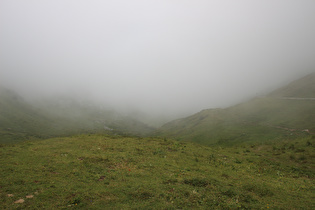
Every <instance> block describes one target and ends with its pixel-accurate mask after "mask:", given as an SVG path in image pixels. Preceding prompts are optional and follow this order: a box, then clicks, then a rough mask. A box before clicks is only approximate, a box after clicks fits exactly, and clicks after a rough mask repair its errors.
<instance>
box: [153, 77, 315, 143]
mask: <svg viewBox="0 0 315 210" xmlns="http://www.w3.org/2000/svg"><path fill="white" fill-rule="evenodd" d="M314 84H315V77H314V75H309V76H308V77H304V78H302V79H301V80H298V81H295V82H292V83H291V84H289V85H288V86H286V87H285V88H281V89H279V90H277V91H274V92H273V93H271V94H270V95H268V96H266V97H262V98H256V99H253V100H251V101H248V102H244V103H241V104H238V105H236V106H233V107H229V108H226V109H209V110H203V111H201V112H199V113H197V114H195V115H192V116H190V117H187V118H184V119H179V120H176V121H173V122H170V123H167V124H165V125H164V126H162V127H161V128H160V129H159V131H158V132H157V135H161V136H169V137H173V138H176V139H179V140H189V141H195V142H199V143H205V144H214V143H225V144H233V143H240V142H244V141H258V142H259V141H266V140H268V139H281V138H297V137H301V136H307V135H312V134H313V135H314V134H315V100H313V98H312V97H314V98H315V95H314V90H313V86H314ZM289 90H291V91H289ZM289 92H290V93H291V94H289ZM302 93H303V94H302ZM297 94H301V95H297ZM311 96H312V97H311ZM288 97H290V98H288ZM305 97H311V98H305Z"/></svg>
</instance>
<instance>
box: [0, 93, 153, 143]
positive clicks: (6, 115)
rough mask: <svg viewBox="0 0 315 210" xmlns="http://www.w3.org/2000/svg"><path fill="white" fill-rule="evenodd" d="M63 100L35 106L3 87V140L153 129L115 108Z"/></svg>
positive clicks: (0, 137)
mask: <svg viewBox="0 0 315 210" xmlns="http://www.w3.org/2000/svg"><path fill="white" fill-rule="evenodd" d="M59 102H60V101H57V100H56V101H49V102H43V103H40V104H39V106H34V105H30V104H29V103H27V102H26V101H24V99H23V98H22V97H20V96H19V95H17V94H16V93H14V92H13V91H10V90H7V89H5V88H0V143H4V142H7V143H8V142H11V143H14V142H18V141H24V140H27V139H28V138H30V137H37V138H48V137H53V136H67V135H73V134H79V133H108V132H114V133H119V134H133V135H146V134H148V133H150V132H152V130H153V129H152V128H150V127H149V126H147V125H145V124H144V123H141V122H139V121H137V120H133V119H131V118H129V117H124V116H121V115H119V114H117V113H115V112H112V111H107V110H104V109H100V108H97V107H95V106H91V105H88V104H80V103H78V102H76V101H74V100H70V99H67V100H66V101H63V103H59ZM111 129H112V130H111ZM109 130H111V131H109Z"/></svg>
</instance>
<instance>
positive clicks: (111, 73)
mask: <svg viewBox="0 0 315 210" xmlns="http://www.w3.org/2000/svg"><path fill="white" fill-rule="evenodd" d="M314 10H315V1H311V0H300V1H295V0H274V1H252V0H240V1H232V0H230V1H229V0H215V1H211V0H201V1H187V0H181V1H179V0H174V1H164V0H161V1H144V0H135V1H127V0H115V1H114V0H113V1H110V0H109V1H100V0H92V1H83V0H68V1H58V0H57V1H39V0H31V1H22V0H17V1H11V0H3V1H1V2H0V31H1V33H0V85H1V86H5V87H7V88H10V89H13V90H15V91H17V92H18V93H19V94H21V95H22V96H24V97H28V98H39V97H52V96H55V95H71V96H73V97H75V98H80V99H87V100H91V101H96V102H97V103H100V104H104V105H106V106H108V107H109V108H113V107H114V108H116V109H117V110H124V111H126V110H127V111H129V110H130V112H144V113H150V114H153V115H157V116H161V115H162V114H164V115H166V116H167V115H169V116H170V118H176V117H178V116H183V115H184V114H187V115H188V114H192V113H195V112H198V111H200V110H202V109H207V108H216V107H226V106H229V105H233V104H235V103H238V102H240V101H243V100H245V99H247V98H250V97H254V96H256V95H261V94H263V93H267V92H268V91H271V90H273V89H276V88H278V87H281V86H282V85H285V84H287V83H288V82H290V81H292V80H294V79H298V78H300V77H303V76H305V75H307V74H309V73H312V72H315V59H314V58H315V40H314V37H315V13H314Z"/></svg>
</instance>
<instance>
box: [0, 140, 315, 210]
mask: <svg viewBox="0 0 315 210" xmlns="http://www.w3.org/2000/svg"><path fill="white" fill-rule="evenodd" d="M314 145H315V140H314V138H302V139H299V140H296V141H295V140H285V141H281V142H276V143H274V142H270V143H269V144H268V143H267V144H248V145H247V144H244V145H243V146H234V147H228V148H224V147H213V148H211V147H207V146H202V145H198V144H194V143H189V142H178V141H172V140H167V139H157V138H132V137H120V136H105V135H91V136H90V135H79V136H74V137H67V138H54V139H47V140H42V141H27V142H23V143H19V144H14V145H12V144H5V145H1V147H0V164H1V167H0V174H1V179H0V205H1V207H2V208H3V209H26V208H29V209H63V208H81V209H129V208H139V209H192V208H200V209H228V208H231V209H236V208H242V209H250V208H253V209H267V208H270V209H314V208H315V202H314V199H313V198H314V174H315V173H314V172H315V171H314V166H315V165H314V163H315V162H314V160H315V159H314V155H315V153H314Z"/></svg>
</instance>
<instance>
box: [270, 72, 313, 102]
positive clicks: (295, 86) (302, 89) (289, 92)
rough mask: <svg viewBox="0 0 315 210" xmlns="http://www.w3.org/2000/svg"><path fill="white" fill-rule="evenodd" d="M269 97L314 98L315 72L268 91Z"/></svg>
mask: <svg viewBox="0 0 315 210" xmlns="http://www.w3.org/2000/svg"><path fill="white" fill-rule="evenodd" d="M269 96H270V97H283V98H305V99H306V98H315V73H312V74H309V75H307V76H305V77H303V78H301V79H298V80H295V81H293V82H291V83H290V84H288V85H286V86H284V87H282V88H279V89H277V90H275V91H273V92H271V93H270V95H269Z"/></svg>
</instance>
